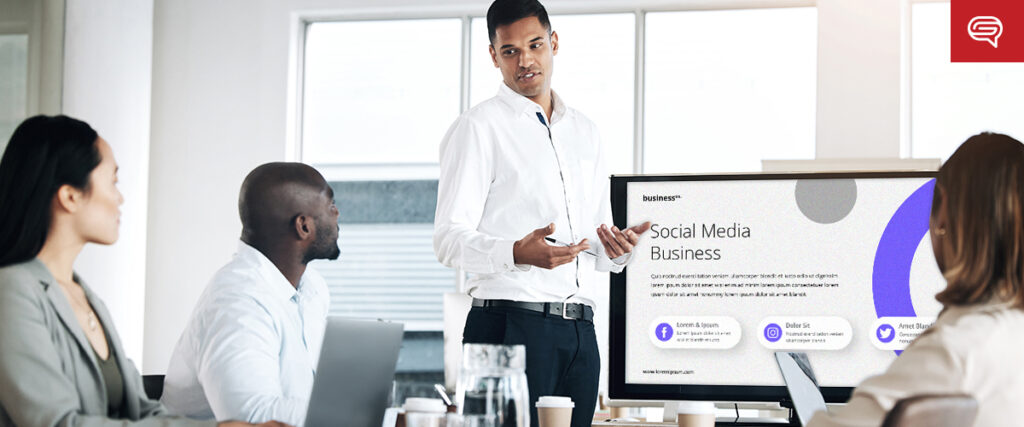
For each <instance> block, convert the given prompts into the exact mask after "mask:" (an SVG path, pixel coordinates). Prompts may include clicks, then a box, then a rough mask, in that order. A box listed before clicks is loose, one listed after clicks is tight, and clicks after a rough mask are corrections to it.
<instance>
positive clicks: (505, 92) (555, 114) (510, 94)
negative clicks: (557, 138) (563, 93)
mask: <svg viewBox="0 0 1024 427" xmlns="http://www.w3.org/2000/svg"><path fill="white" fill-rule="evenodd" d="M498 97H499V98H501V99H502V100H504V101H505V102H506V103H507V104H508V105H509V106H510V107H512V108H513V109H514V110H515V111H516V112H518V113H519V114H523V113H526V114H529V115H531V116H533V115H535V114H536V113H537V112H541V113H543V112H544V109H543V108H541V106H540V104H538V103H536V102H533V101H531V100H530V98H527V97H525V96H523V95H520V94H518V93H516V91H514V90H512V88H510V87H508V85H507V84H505V82H502V83H501V87H500V88H498ZM551 103H552V104H554V108H552V110H551V124H555V123H558V122H559V121H560V120H562V118H563V117H565V113H566V107H565V102H563V101H562V97H560V96H558V94H557V93H555V90H554V89H551Z"/></svg>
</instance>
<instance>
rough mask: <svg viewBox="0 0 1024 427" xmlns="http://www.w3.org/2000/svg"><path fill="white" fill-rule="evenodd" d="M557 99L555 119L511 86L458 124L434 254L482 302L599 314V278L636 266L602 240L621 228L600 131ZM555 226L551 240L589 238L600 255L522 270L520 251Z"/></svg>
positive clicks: (447, 141) (448, 139)
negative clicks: (570, 306) (519, 245)
mask: <svg viewBox="0 0 1024 427" xmlns="http://www.w3.org/2000/svg"><path fill="white" fill-rule="evenodd" d="M552 100H553V104H554V108H553V111H552V113H551V119H550V120H548V119H547V118H545V117H544V110H543V109H542V108H541V106H540V105H538V104H537V103H535V102H533V101H531V100H529V99H528V98H526V97H524V96H522V95H519V94H517V93H515V92H514V91H512V89H509V88H508V87H507V86H505V85H504V84H502V85H501V89H500V90H499V92H498V95H497V96H495V97H494V98H491V99H489V100H487V101H484V102H482V103H480V104H479V105H477V106H475V107H473V108H472V109H470V110H469V111H466V112H465V113H463V114H462V115H461V116H459V118H458V119H457V120H456V121H455V123H454V124H452V126H451V128H450V129H449V130H448V133H447V135H445V137H444V140H443V141H442V142H441V156H440V161H441V175H440V180H439V183H438V191H437V211H436V213H435V217H434V252H435V253H436V254H437V258H438V260H440V261H441V263H442V264H444V265H446V266H448V267H456V268H461V269H463V270H465V271H466V272H468V273H469V280H468V281H467V289H468V291H469V294H470V295H472V296H473V297H475V298H481V299H506V300H514V301H528V302H560V301H566V300H568V301H570V302H580V303H584V304H587V305H590V306H592V307H593V306H594V305H595V304H594V301H595V291H596V289H595V286H596V285H597V284H596V283H594V281H595V280H594V279H593V276H594V274H592V273H591V272H593V271H595V270H597V271H612V272H619V271H622V269H623V267H624V264H625V262H626V261H628V257H626V258H623V259H621V260H619V259H617V260H616V262H613V261H612V260H610V259H609V258H608V256H607V255H606V254H605V252H604V248H603V246H602V245H601V241H600V239H598V237H597V232H596V228H597V227H598V226H599V225H601V224H608V226H609V227H610V226H611V224H612V217H611V205H610V200H609V180H608V174H607V172H606V171H605V167H604V161H605V160H604V158H603V153H602V149H601V142H600V138H599V136H598V133H597V127H596V126H594V123H593V122H591V121H590V120H589V119H587V118H586V117H584V116H583V114H581V113H580V112H578V111H576V110H574V109H572V108H569V107H566V106H565V104H564V103H563V102H562V99H561V98H559V97H558V96H557V95H556V94H555V93H554V92H552ZM538 115H539V116H538ZM542 118H543V120H542ZM548 123H550V126H549V125H548ZM549 223H554V224H555V233H554V234H553V235H552V236H551V237H552V238H554V239H556V240H558V241H561V242H566V243H575V242H579V241H581V240H583V239H584V238H586V239H588V243H589V244H590V249H589V251H591V252H594V253H595V254H596V256H592V255H588V254H585V253H580V254H579V256H578V257H577V258H576V261H575V262H571V263H568V264H564V265H561V266H558V267H556V268H554V269H551V270H547V269H543V268H538V267H533V268H531V266H529V265H516V264H515V263H514V262H513V256H512V245H513V244H514V243H515V242H516V241H517V240H519V239H522V238H523V237H524V236H526V235H527V234H528V233H530V232H532V231H533V230H535V229H538V228H541V227H544V226H546V225H548V224H549ZM618 262H622V265H619V264H618Z"/></svg>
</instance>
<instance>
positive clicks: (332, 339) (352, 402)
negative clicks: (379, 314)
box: [305, 317, 402, 427]
mask: <svg viewBox="0 0 1024 427" xmlns="http://www.w3.org/2000/svg"><path fill="white" fill-rule="evenodd" d="M401 347H402V324H401V323H389V322H382V321H366V320H351V319H346V318H342V317H330V318H328V319H327V329H326V331H325V332H324V342H323V347H322V349H321V350H320V362H319V364H318V365H317V370H316V378H314V380H313V392H312V394H311V396H310V399H309V408H308V410H307V412H306V422H305V426H306V427H322V426H340V425H344V426H368V427H369V426H372V427H376V426H379V425H381V422H382V420H383V419H384V410H385V409H387V408H386V407H387V402H388V395H389V393H390V392H391V382H392V380H393V379H394V377H395V363H396V362H397V361H398V350H399V349H401Z"/></svg>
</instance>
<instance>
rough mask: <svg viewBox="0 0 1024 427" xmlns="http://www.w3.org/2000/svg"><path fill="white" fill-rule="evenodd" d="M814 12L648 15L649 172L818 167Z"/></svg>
mask: <svg viewBox="0 0 1024 427" xmlns="http://www.w3.org/2000/svg"><path fill="white" fill-rule="evenodd" d="M817 25H818V24H817V11H816V9H815V8H781V9H750V10H722V11H696V12H689V11H688V12H664V13H650V14H648V15H647V20H646V29H647V34H646V38H645V42H646V49H645V52H646V63H645V71H646V78H645V79H646V80H645V84H644V86H645V89H646V90H645V94H644V99H645V105H644V116H645V117H644V124H645V129H644V172H645V173H702V172H737V171H744V172H745V171H759V170H761V160H762V159H812V158H814V138H815V135H814V131H815V93H816V86H815V85H816V76H817Z"/></svg>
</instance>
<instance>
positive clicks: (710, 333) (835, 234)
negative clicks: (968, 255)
mask: <svg viewBox="0 0 1024 427" xmlns="http://www.w3.org/2000/svg"><path fill="white" fill-rule="evenodd" d="M933 190H934V179H933V173H929V172H906V173H838V174H837V173H830V174H799V175H796V174H754V175H717V176H706V175H701V176H624V177H619V176H616V177H612V202H613V211H614V213H615V221H616V224H617V225H619V226H620V227H622V226H626V225H630V226H631V225H636V224H639V223H642V222H644V221H650V222H651V224H652V225H651V229H650V231H648V232H647V234H645V235H644V237H643V239H642V240H641V242H640V244H639V245H638V246H637V247H636V248H635V249H634V252H633V255H632V257H633V258H632V260H631V262H630V264H629V266H628V268H627V269H626V271H625V272H624V273H623V274H617V275H611V276H612V279H611V281H612V291H611V301H612V304H611V327H610V330H611V337H610V340H609V343H610V347H611V350H610V355H611V357H610V364H609V365H610V369H611V375H610V377H609V378H610V380H611V381H610V383H609V385H610V389H611V390H610V394H611V397H612V398H619V399H645V398H651V399H709V400H751V401H758V400H776V399H784V398H785V396H786V392H785V388H784V387H783V386H784V382H783V379H782V376H781V374H780V373H779V370H778V367H777V366H776V363H775V359H774V356H773V355H774V353H775V352H776V351H799V352H805V353H807V355H808V357H809V359H810V362H811V365H812V367H813V369H814V371H815V372H816V373H817V374H818V381H819V384H820V385H821V386H822V387H823V391H824V394H825V397H826V399H828V400H830V401H841V400H844V399H846V398H847V397H848V395H849V392H850V389H851V387H853V386H855V385H857V384H858V383H860V382H861V381H862V380H864V379H865V378H867V377H869V376H871V375H876V374H879V373H881V372H883V371H884V370H885V369H886V367H887V366H888V365H889V364H890V363H891V362H892V361H893V360H894V359H895V358H896V357H898V354H899V352H900V350H902V349H903V348H905V347H906V346H907V344H909V343H910V341H912V340H913V339H914V338H915V337H916V336H917V335H918V334H919V333H920V332H921V331H923V330H924V329H926V328H927V327H928V326H930V325H931V323H932V322H934V320H935V317H936V316H937V315H938V313H939V310H940V309H941V305H940V304H939V303H938V302H937V301H935V299H934V295H935V294H936V293H937V292H938V291H940V290H942V289H943V288H944V287H945V281H944V280H943V278H942V275H941V274H940V272H939V270H938V267H937V265H936V263H935V257H934V254H933V252H932V247H931V240H930V237H929V234H928V223H929V217H930V212H931V200H932V193H933Z"/></svg>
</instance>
